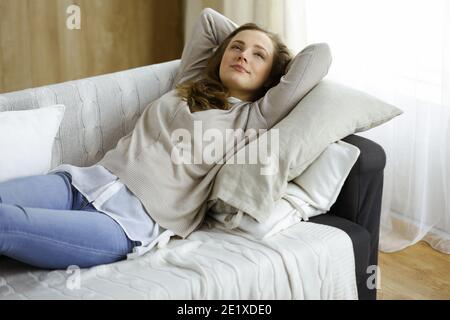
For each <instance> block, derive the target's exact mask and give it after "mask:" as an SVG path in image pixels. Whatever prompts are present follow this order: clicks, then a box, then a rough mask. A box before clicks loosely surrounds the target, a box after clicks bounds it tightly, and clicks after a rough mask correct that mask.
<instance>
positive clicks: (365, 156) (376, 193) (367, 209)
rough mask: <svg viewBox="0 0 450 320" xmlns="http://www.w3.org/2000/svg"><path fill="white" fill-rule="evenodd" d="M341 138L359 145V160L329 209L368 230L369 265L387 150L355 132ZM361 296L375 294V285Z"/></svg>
mask: <svg viewBox="0 0 450 320" xmlns="http://www.w3.org/2000/svg"><path fill="white" fill-rule="evenodd" d="M343 141H345V142H347V143H350V144H352V145H354V146H356V147H358V148H359V149H360V151H361V153H360V155H359V158H358V160H357V161H356V163H355V165H354V166H353V168H352V170H351V171H350V173H349V175H348V177H347V179H346V181H345V183H344V185H343V187H342V190H341V192H340V194H339V196H338V198H337V200H336V202H335V203H334V205H333V206H332V207H331V209H330V213H331V214H334V215H336V216H338V217H341V218H344V219H347V220H350V221H352V222H355V223H357V224H358V225H360V226H362V227H363V228H364V229H366V230H367V231H368V232H369V234H370V252H369V264H368V265H369V266H376V265H378V243H379V233H380V216H381V198H382V193H383V170H384V167H385V164H386V154H385V152H384V150H383V148H382V147H381V146H380V145H378V144H377V143H375V142H373V141H371V140H369V139H366V138H363V137H361V136H357V135H350V136H348V137H346V138H344V139H343ZM362 298H363V299H374V298H376V289H373V290H370V289H369V288H367V291H366V292H365V293H364V294H363V297H362Z"/></svg>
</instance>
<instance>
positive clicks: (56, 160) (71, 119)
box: [0, 60, 385, 300]
mask: <svg viewBox="0 0 450 320" xmlns="http://www.w3.org/2000/svg"><path fill="white" fill-rule="evenodd" d="M179 63H180V60H173V61H168V62H164V63H159V64H154V65H149V66H145V67H139V68H134V69H129V70H125V71H121V72H116V73H112V74H106V75H101V76H96V77H90V78H85V79H80V80H75V81H69V82H65V83H60V84H54V85H48V86H43V87H38V88H30V89H26V90H21V91H17V92H10V93H4V94H0V112H1V111H14V110H26V109H31V108H41V107H45V106H49V105H54V104H64V105H65V106H66V111H65V115H64V119H63V121H62V123H61V126H60V129H59V132H58V134H57V136H56V140H55V143H54V145H53V154H52V164H51V167H52V168H54V167H56V166H57V165H59V164H62V163H70V164H74V165H78V166H89V165H92V164H94V163H96V162H97V161H99V160H100V159H101V158H102V157H103V155H104V154H105V153H106V152H107V151H108V150H110V149H111V148H113V147H114V146H115V145H116V143H117V141H118V140H119V139H120V138H121V137H123V136H125V135H127V134H128V133H129V132H131V131H132V129H133V127H134V124H135V123H136V121H137V119H138V118H139V116H140V115H141V113H142V112H143V110H144V108H145V107H146V106H147V105H148V104H149V103H150V102H152V101H154V100H156V99H157V98H158V97H160V96H162V95H163V94H165V93H166V92H167V91H169V90H170V88H171V86H172V82H173V80H174V77H175V75H176V71H177V67H178V65H179ZM343 140H344V141H345V142H347V143H350V144H352V145H354V146H356V147H358V148H359V149H360V156H359V158H358V160H357V162H356V164H355V165H354V166H353V168H352V170H351V172H350V174H349V175H348V177H347V179H346V181H345V183H344V185H343V187H342V190H341V192H340V194H339V196H338V198H337V200H336V202H335V203H334V205H333V206H332V207H331V210H330V211H329V212H328V213H326V214H322V215H319V216H316V217H313V218H311V219H310V222H313V223H316V224H321V225H325V226H331V227H334V228H338V229H340V230H342V231H344V232H345V233H346V234H347V235H348V237H349V238H350V239H351V243H352V246H353V254H354V269H355V270H352V272H354V274H355V277H356V284H357V293H358V298H359V299H361V300H366V299H376V294H377V292H376V285H375V283H376V275H377V273H376V270H377V269H376V266H377V264H378V240H379V224H380V211H381V197H382V188H383V169H384V166H385V153H384V151H383V149H382V147H381V146H379V145H378V144H376V143H375V142H373V141H371V140H368V139H366V138H363V137H361V136H358V135H350V136H347V137H346V138H345V139H343ZM29 269H32V268H31V267H28V266H25V265H21V264H20V263H17V262H15V261H12V260H11V259H8V258H6V257H0V280H2V282H0V283H3V284H4V285H7V284H8V281H12V280H8V279H15V280H14V281H16V280H17V281H19V280H20V279H22V280H20V281H25V280H23V278H21V277H22V276H26V274H30V273H29V272H28V270H29ZM8 277H9V278H8ZM18 279H19V280H18ZM28 289H29V290H31V289H30V288H28ZM28 289H27V290H28ZM23 290H26V289H23ZM31 291H33V294H34V296H31V295H29V296H28V297H30V296H31V297H35V298H36V297H37V298H38V297H39V290H38V289H36V290H35V289H32V290H31ZM31 291H30V292H31ZM17 293H18V294H19V296H20V294H21V293H20V292H17ZM43 297H45V295H44V296H43ZM50 297H51V296H50ZM87 297H88V298H89V296H87ZM185 298H190V297H185ZM231 298H233V297H231Z"/></svg>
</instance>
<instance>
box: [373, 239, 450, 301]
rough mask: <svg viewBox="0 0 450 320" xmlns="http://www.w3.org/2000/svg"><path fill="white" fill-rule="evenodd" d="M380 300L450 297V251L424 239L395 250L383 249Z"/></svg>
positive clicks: (380, 260)
mask: <svg viewBox="0 0 450 320" xmlns="http://www.w3.org/2000/svg"><path fill="white" fill-rule="evenodd" d="M379 264H380V273H381V281H380V283H379V288H380V289H379V290H378V299H380V300H392V299H395V300H406V299H407V300H411V299H413V300H429V299H433V300H444V299H445V300H449V299H450V255H447V254H444V253H441V252H439V251H436V250H434V249H433V248H431V247H430V246H429V245H428V243H426V242H424V241H421V242H419V243H417V244H416V245H414V246H411V247H408V248H406V249H404V250H402V251H399V252H394V253H382V252H380V253H379Z"/></svg>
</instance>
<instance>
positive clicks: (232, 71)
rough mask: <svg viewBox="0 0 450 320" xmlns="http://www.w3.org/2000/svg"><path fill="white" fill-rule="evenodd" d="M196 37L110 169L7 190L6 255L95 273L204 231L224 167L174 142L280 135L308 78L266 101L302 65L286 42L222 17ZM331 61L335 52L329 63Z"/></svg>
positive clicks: (200, 27)
mask: <svg viewBox="0 0 450 320" xmlns="http://www.w3.org/2000/svg"><path fill="white" fill-rule="evenodd" d="M193 31H194V32H193V36H192V39H190V41H188V42H187V45H186V47H185V48H184V50H183V55H182V59H181V64H180V68H179V71H178V74H177V76H176V79H175V80H174V86H173V87H172V89H173V90H171V91H170V92H168V93H166V94H165V95H163V96H162V97H161V98H160V99H158V100H156V101H154V102H153V103H151V104H150V105H149V106H148V107H147V108H146V109H145V111H144V112H143V114H142V115H141V117H140V118H139V120H138V121H137V123H136V126H135V128H134V130H133V132H131V133H130V134H129V135H127V136H125V137H123V138H122V139H121V140H120V141H119V142H118V143H117V146H116V147H115V148H114V149H113V150H110V151H109V152H108V153H107V154H106V155H105V156H104V158H103V159H102V160H101V161H100V162H98V163H97V164H96V165H94V166H91V167H75V166H72V165H61V166H59V167H57V168H55V169H54V170H52V171H51V172H50V173H49V174H47V175H43V176H34V177H26V178H21V179H15V180H11V181H7V182H4V183H2V184H0V254H2V255H5V256H9V257H11V258H13V259H16V260H19V261H22V262H25V263H28V264H31V265H34V266H37V267H41V268H48V269H55V268H58V269H61V268H66V267H68V266H70V265H78V266H79V267H91V266H95V265H99V264H106V263H112V262H115V261H119V260H122V259H124V258H126V257H127V255H128V257H129V258H132V257H136V256H140V255H142V254H143V253H145V252H147V251H148V250H150V249H151V248H152V247H154V246H155V245H156V244H157V243H158V242H161V241H167V240H168V239H169V238H170V237H171V236H173V235H176V236H180V237H183V238H184V237H187V236H188V235H189V234H190V233H191V232H192V231H194V230H195V229H196V228H198V227H199V226H200V224H201V222H202V221H203V218H204V215H205V212H206V200H207V198H208V194H209V193H210V191H211V188H212V184H213V182H214V177H215V175H216V174H217V172H218V170H219V169H220V167H221V166H220V165H218V163H208V162H205V161H200V162H198V163H182V164H179V163H176V162H174V161H173V160H174V159H173V154H174V152H173V151H174V150H179V148H180V143H179V141H178V140H177V139H174V135H173V133H174V132H176V131H177V130H180V129H183V130H185V131H187V132H190V133H193V132H194V129H195V126H197V125H198V124H200V125H202V127H203V130H207V129H208V128H214V129H216V130H219V131H220V132H225V131H226V130H227V129H235V130H237V129H243V130H247V129H250V128H251V129H268V128H271V127H272V126H273V125H274V124H275V123H276V122H278V121H279V120H280V119H282V118H283V117H284V116H285V115H286V114H287V113H289V111H290V110H291V109H292V108H293V107H294V106H295V105H296V103H297V102H298V100H299V98H298V97H299V96H300V94H302V93H298V92H297V91H296V88H297V85H298V83H299V81H301V76H299V75H302V74H303V73H304V72H305V70H304V66H303V64H299V63H295V60H294V61H293V62H294V63H292V66H291V69H290V71H289V72H288V73H287V74H286V76H285V77H283V81H282V83H280V85H279V86H276V87H275V88H273V89H272V90H271V92H269V93H268V94H267V95H265V93H266V92H267V91H268V90H269V89H270V88H272V87H273V86H275V85H276V84H278V83H279V82H280V78H281V76H282V75H283V74H284V73H285V70H286V69H287V67H288V64H289V62H290V61H291V57H292V56H291V54H290V53H289V50H288V49H287V48H286V46H285V45H283V44H282V42H281V41H280V40H279V39H278V37H277V36H275V35H273V34H271V33H269V32H267V31H264V30H262V29H260V28H258V27H257V26H256V25H254V24H246V25H244V26H242V27H241V28H237V25H235V24H234V23H233V22H232V21H230V20H229V19H227V18H226V17H224V16H222V15H220V14H219V13H217V12H216V11H214V10H212V9H205V10H204V11H203V12H202V15H201V16H200V19H199V21H198V22H197V24H196V26H195V28H194V30H193ZM327 54H328V55H329V52H328V51H327V47H326V48H324V57H325V59H324V62H325V64H327V63H329V61H328V60H329V59H328V58H327V57H328V56H327ZM299 55H309V53H308V50H306V51H305V50H304V51H302V52H301V53H299ZM328 67H329V64H328V65H326V66H325V68H326V69H328ZM233 139H234V137H233ZM196 148H198V145H194V149H196ZM230 150H231V149H225V150H223V154H219V155H218V158H220V157H221V156H223V157H225V156H226V155H227V154H229V153H230ZM193 152H196V150H193ZM131 252H133V253H132V254H131Z"/></svg>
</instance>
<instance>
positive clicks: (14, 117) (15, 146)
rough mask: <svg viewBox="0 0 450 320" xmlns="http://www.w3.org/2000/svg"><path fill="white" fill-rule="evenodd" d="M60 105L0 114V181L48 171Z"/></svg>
mask: <svg viewBox="0 0 450 320" xmlns="http://www.w3.org/2000/svg"><path fill="white" fill-rule="evenodd" d="M64 111H65V106H64V105H61V104H59V105H53V106H49V107H44V108H39V109H31V110H21V111H4V112H0V150H1V151H0V182H3V181H6V180H10V179H14V178H20V177H25V176H30V175H39V174H45V173H47V172H48V171H49V170H50V166H51V160H52V149H53V142H54V140H55V136H56V134H57V132H58V130H59V126H60V124H61V120H62V119H63V116H64Z"/></svg>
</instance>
